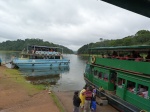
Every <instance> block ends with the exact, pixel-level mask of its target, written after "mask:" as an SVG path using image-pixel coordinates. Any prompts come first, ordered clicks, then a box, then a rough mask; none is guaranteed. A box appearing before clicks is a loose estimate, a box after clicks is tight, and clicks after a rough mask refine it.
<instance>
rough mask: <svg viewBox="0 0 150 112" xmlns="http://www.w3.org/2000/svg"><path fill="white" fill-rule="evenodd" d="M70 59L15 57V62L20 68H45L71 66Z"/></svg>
mask: <svg viewBox="0 0 150 112" xmlns="http://www.w3.org/2000/svg"><path fill="white" fill-rule="evenodd" d="M69 63H70V61H69V60H66V59H61V60H60V59H25V60H22V59H14V60H13V64H14V65H16V66H17V67H19V68H20V69H23V68H28V69H43V68H51V67H65V66H69Z"/></svg>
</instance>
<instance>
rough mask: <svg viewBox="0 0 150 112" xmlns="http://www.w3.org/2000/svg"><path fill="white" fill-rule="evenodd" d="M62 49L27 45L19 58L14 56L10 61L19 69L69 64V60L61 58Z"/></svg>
mask: <svg viewBox="0 0 150 112" xmlns="http://www.w3.org/2000/svg"><path fill="white" fill-rule="evenodd" d="M62 54H63V49H62V48H59V47H47V46H37V45H32V46H28V47H27V50H26V51H25V49H24V50H23V51H22V53H21V58H14V59H13V61H12V63H13V64H14V65H15V66H16V67H19V68H20V69H23V68H28V69H43V68H51V67H63V66H69V63H70V60H68V59H64V58H63V55H62Z"/></svg>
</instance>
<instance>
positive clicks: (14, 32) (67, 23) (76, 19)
mask: <svg viewBox="0 0 150 112" xmlns="http://www.w3.org/2000/svg"><path fill="white" fill-rule="evenodd" d="M143 29H144V30H150V18H147V17H144V16H141V15H139V14H136V13H133V12H130V11H127V10H125V9H121V8H119V7H116V6H113V5H110V4H108V3H105V2H102V1H100V0H0V42H3V41H6V40H17V39H23V40H24V39H26V38H40V39H43V40H44V41H49V42H52V43H55V44H59V45H63V46H66V47H68V48H70V49H72V50H77V49H78V48H80V47H81V46H83V45H85V44H88V43H91V42H97V41H99V38H103V39H118V38H123V37H125V36H129V35H134V34H135V33H136V32H137V31H139V30H143Z"/></svg>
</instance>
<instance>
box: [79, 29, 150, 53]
mask: <svg viewBox="0 0 150 112" xmlns="http://www.w3.org/2000/svg"><path fill="white" fill-rule="evenodd" d="M131 45H150V31H148V30H140V31H138V32H137V33H136V34H135V35H132V36H128V37H124V38H122V39H116V40H104V39H103V38H100V41H99V42H96V43H89V44H87V45H84V46H82V47H81V48H79V49H78V54H87V53H88V48H92V47H112V46H131Z"/></svg>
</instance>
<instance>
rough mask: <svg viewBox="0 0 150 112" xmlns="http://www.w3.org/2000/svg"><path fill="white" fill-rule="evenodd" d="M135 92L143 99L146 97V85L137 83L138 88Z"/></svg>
mask: <svg viewBox="0 0 150 112" xmlns="http://www.w3.org/2000/svg"><path fill="white" fill-rule="evenodd" d="M137 94H138V95H139V96H140V97H143V98H145V99H148V98H149V97H148V86H144V85H141V84H139V85H138V90H137Z"/></svg>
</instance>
